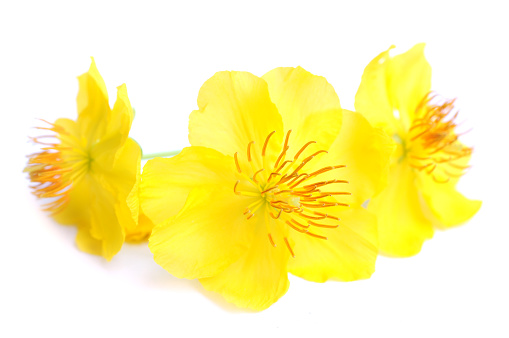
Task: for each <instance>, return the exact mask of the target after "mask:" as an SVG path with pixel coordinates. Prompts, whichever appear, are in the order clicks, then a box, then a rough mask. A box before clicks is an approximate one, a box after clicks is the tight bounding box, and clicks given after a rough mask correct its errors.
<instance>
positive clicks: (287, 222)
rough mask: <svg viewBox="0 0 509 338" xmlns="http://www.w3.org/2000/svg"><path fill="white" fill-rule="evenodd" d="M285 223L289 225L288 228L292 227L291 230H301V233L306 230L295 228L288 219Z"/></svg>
mask: <svg viewBox="0 0 509 338" xmlns="http://www.w3.org/2000/svg"><path fill="white" fill-rule="evenodd" d="M285 223H286V224H288V225H289V226H290V228H292V229H293V230H295V231H297V232H301V233H306V232H307V230H304V229H300V228H297V227H296V226H295V225H293V224H292V223H290V222H289V221H285Z"/></svg>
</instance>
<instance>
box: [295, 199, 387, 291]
mask: <svg viewBox="0 0 509 338" xmlns="http://www.w3.org/2000/svg"><path fill="white" fill-rule="evenodd" d="M336 209H338V210H339V209H340V208H336ZM343 209H344V208H343ZM330 213H331V214H334V215H335V216H336V217H339V218H340V221H339V223H338V224H339V227H337V228H334V229H325V230H323V229H322V232H321V235H323V236H325V237H327V240H324V239H319V238H315V237H312V236H306V235H305V234H301V233H297V232H292V239H293V241H294V242H295V250H294V251H295V259H290V260H289V264H288V270H289V271H290V272H291V273H292V274H294V275H296V276H299V277H302V278H304V279H307V280H310V281H313V282H319V283H323V282H325V281H327V280H328V279H331V278H332V279H339V280H342V281H353V280H358V279H365V278H369V277H370V276H371V274H372V273H373V272H374V271H375V262H376V257H377V255H378V234H377V226H376V218H375V216H374V215H372V214H371V213H369V212H368V211H367V210H365V209H363V208H362V207H356V208H348V209H346V210H342V211H331V212H330ZM313 228H314V229H313ZM317 229H319V228H316V227H311V230H310V231H312V232H313V233H314V232H317V231H319V230H317Z"/></svg>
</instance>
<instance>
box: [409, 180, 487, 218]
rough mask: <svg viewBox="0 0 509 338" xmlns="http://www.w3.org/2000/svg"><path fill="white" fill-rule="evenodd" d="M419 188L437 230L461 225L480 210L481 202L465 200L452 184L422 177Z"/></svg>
mask: <svg viewBox="0 0 509 338" xmlns="http://www.w3.org/2000/svg"><path fill="white" fill-rule="evenodd" d="M419 188H420V190H421V192H422V195H423V197H424V200H425V201H426V204H427V205H428V207H429V208H430V210H431V212H432V214H433V218H435V219H436V222H434V223H435V225H436V226H437V227H439V228H450V227H453V226H457V225H460V224H463V223H465V222H466V221H468V220H469V219H470V218H471V217H472V216H474V215H475V214H476V213H477V211H479V209H480V208H481V204H482V202H481V201H477V200H471V199H468V198H466V197H465V196H463V195H462V194H461V193H460V192H458V191H457V190H456V188H455V187H454V185H453V184H444V183H437V182H435V181H433V179H431V178H430V177H422V178H421V180H420V181H419Z"/></svg>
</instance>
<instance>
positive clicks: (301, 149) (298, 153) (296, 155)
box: [293, 141, 316, 161]
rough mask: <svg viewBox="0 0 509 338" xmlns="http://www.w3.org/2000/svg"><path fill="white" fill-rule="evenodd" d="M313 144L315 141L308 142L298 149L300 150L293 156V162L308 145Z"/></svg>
mask: <svg viewBox="0 0 509 338" xmlns="http://www.w3.org/2000/svg"><path fill="white" fill-rule="evenodd" d="M313 143H316V141H309V142H308V143H306V144H305V145H304V146H303V147H302V148H300V150H299V151H298V152H297V154H295V156H294V157H293V160H294V161H295V160H297V158H299V156H300V154H302V152H303V151H304V150H305V149H306V148H307V147H308V146H309V145H310V144H313Z"/></svg>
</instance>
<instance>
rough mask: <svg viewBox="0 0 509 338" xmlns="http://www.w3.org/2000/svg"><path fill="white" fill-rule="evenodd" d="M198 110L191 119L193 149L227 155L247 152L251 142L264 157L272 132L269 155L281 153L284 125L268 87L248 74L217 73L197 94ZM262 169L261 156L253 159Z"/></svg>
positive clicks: (190, 132)
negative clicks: (263, 153)
mask: <svg viewBox="0 0 509 338" xmlns="http://www.w3.org/2000/svg"><path fill="white" fill-rule="evenodd" d="M198 107H199V110H195V111H193V112H192V113H191V116H190V117H189V141H190V142H191V145H193V146H206V147H213V148H214V149H216V150H218V151H220V152H222V153H223V154H225V155H230V156H233V154H234V153H235V152H241V153H242V154H244V152H245V151H246V149H247V146H248V144H249V142H251V141H255V149H256V151H258V152H259V153H261V149H262V147H263V144H264V141H265V139H266V138H267V136H268V135H269V133H271V132H272V131H276V133H275V134H274V135H273V136H272V138H271V140H270V142H269V145H268V147H269V150H268V153H269V154H276V153H278V152H279V150H280V147H281V144H282V140H283V122H282V120H281V115H279V113H278V111H277V109H276V106H275V105H274V104H273V103H272V101H271V100H270V96H269V91H268V88H267V83H266V82H265V81H264V80H262V79H261V78H258V77H256V76H254V75H252V74H250V73H246V72H218V73H216V74H215V75H214V76H212V77H211V78H210V79H209V80H207V81H206V82H205V83H204V84H203V86H202V87H201V89H200V93H199V94H198ZM254 161H255V162H256V163H255V164H256V167H259V168H261V163H258V162H259V156H256V157H255V158H254Z"/></svg>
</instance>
